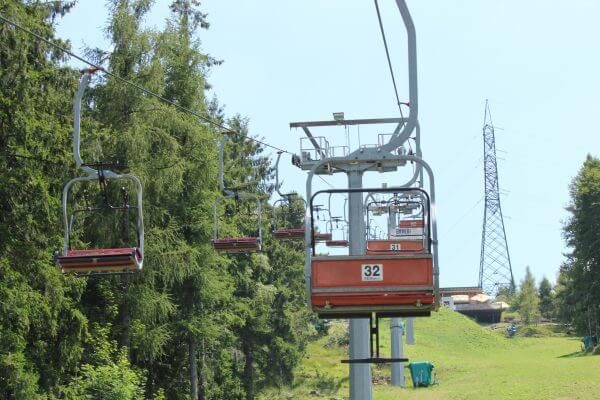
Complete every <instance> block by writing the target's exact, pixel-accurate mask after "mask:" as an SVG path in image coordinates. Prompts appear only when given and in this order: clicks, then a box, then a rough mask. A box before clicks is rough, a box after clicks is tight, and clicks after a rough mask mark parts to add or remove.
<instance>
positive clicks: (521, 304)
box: [517, 267, 540, 325]
mask: <svg viewBox="0 0 600 400" xmlns="http://www.w3.org/2000/svg"><path fill="white" fill-rule="evenodd" d="M519 289H520V290H519V294H518V295H517V309H518V311H519V314H520V315H521V319H522V320H523V323H524V324H525V325H531V324H533V323H537V322H538V321H539V318H540V298H539V297H538V293H537V289H536V286H535V279H534V277H533V274H532V273H531V269H529V267H527V269H526V272H525V278H523V280H522V281H521V286H520V288H519Z"/></svg>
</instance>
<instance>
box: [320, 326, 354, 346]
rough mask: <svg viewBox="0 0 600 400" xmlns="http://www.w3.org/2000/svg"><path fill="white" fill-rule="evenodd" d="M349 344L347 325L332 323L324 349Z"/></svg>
mask: <svg viewBox="0 0 600 400" xmlns="http://www.w3.org/2000/svg"><path fill="white" fill-rule="evenodd" d="M349 344H350V334H349V333H348V324H347V323H345V322H340V321H337V322H334V323H332V324H331V325H330V326H329V334H328V335H327V342H325V347H334V346H348V345H349Z"/></svg>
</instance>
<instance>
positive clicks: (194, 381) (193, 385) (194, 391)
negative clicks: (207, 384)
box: [188, 335, 198, 400]
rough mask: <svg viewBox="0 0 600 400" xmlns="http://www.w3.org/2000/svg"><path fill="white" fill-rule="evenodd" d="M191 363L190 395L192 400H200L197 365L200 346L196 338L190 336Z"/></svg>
mask: <svg viewBox="0 0 600 400" xmlns="http://www.w3.org/2000/svg"><path fill="white" fill-rule="evenodd" d="M188 347H189V357H190V359H189V362H190V393H191V395H192V400H198V365H197V364H196V353H197V350H198V345H197V343H196V338H195V337H193V336H192V335H190V338H189V339H188Z"/></svg>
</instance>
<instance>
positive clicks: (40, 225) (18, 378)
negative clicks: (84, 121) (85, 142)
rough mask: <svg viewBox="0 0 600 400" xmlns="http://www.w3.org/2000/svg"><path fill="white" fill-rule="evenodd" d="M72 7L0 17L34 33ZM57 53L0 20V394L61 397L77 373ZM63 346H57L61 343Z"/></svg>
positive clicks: (13, 6)
mask: <svg viewBox="0 0 600 400" xmlns="http://www.w3.org/2000/svg"><path fill="white" fill-rule="evenodd" d="M71 6H72V2H60V3H56V2H52V3H48V2H45V3H42V2H25V1H14V0H13V1H0V10H1V12H2V15H3V16H5V17H7V18H9V19H11V20H14V21H15V22H17V23H19V24H22V25H25V26H27V27H29V28H30V29H31V30H32V31H34V32H37V33H39V34H40V35H42V36H44V37H46V38H48V39H50V40H54V41H57V42H59V43H61V44H62V45H63V46H68V45H67V44H66V43H64V42H61V41H59V40H57V39H56V38H55V36H54V23H55V22H56V21H57V19H58V18H59V17H60V16H62V15H64V13H66V12H68V10H69V9H70V7H71ZM62 61H64V58H63V55H62V54H61V53H60V52H57V51H56V50H55V49H53V48H51V47H49V46H48V45H46V44H45V43H42V42H40V41H39V40H37V39H35V38H33V37H32V36H30V35H28V34H27V33H25V32H23V31H21V30H18V29H16V28H14V27H12V26H10V25H8V24H6V23H2V24H0V277H1V278H0V371H2V373H1V374H0V375H1V378H0V397H2V398H23V399H24V398H27V399H36V398H42V397H43V396H45V395H46V394H54V395H57V394H58V393H59V392H60V390H61V388H62V387H64V386H65V385H66V384H67V381H68V380H69V376H70V375H71V374H73V373H74V372H75V371H76V369H77V364H78V362H79V360H80V358H81V355H82V352H83V342H84V340H85V338H86V333H87V323H86V319H85V317H84V316H83V314H82V313H81V312H80V310H79V309H78V307H77V303H78V301H79V298H80V296H81V292H82V284H81V282H79V281H77V280H74V279H64V280H63V279H62V278H61V276H60V273H59V272H58V271H57V270H56V269H55V268H54V266H53V265H52V253H53V251H54V250H55V249H58V248H60V247H61V246H62V226H61V219H60V213H59V210H60V206H59V204H60V196H61V191H62V185H63V183H64V182H65V181H66V179H67V177H68V176H70V172H71V168H70V166H71V165H72V161H71V157H70V148H69V137H70V132H71V128H70V126H71V116H70V115H65V113H64V110H69V109H71V104H70V99H71V95H72V91H73V89H74V87H75V79H74V78H75V76H74V73H73V71H71V70H70V69H69V68H65V67H62V66H61V63H62ZM58 343H61V345H60V346H58V345H57V344H58Z"/></svg>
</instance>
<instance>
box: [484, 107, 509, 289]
mask: <svg viewBox="0 0 600 400" xmlns="http://www.w3.org/2000/svg"><path fill="white" fill-rule="evenodd" d="M483 168H484V180H485V210H484V213H483V230H482V233H481V259H480V264H479V286H480V287H481V288H482V289H483V292H484V293H487V294H490V295H495V294H496V293H497V292H498V290H500V289H510V290H514V288H515V281H514V278H513V273H512V266H511V264H510V254H509V252H508V243H507V242H506V231H505V230H504V219H503V218H502V207H501V206H500V189H499V186H498V164H497V163H496V138H495V134H494V125H493V124H492V117H491V115H490V108H489V105H488V102H487V100H486V101H485V112H484V117H483Z"/></svg>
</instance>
